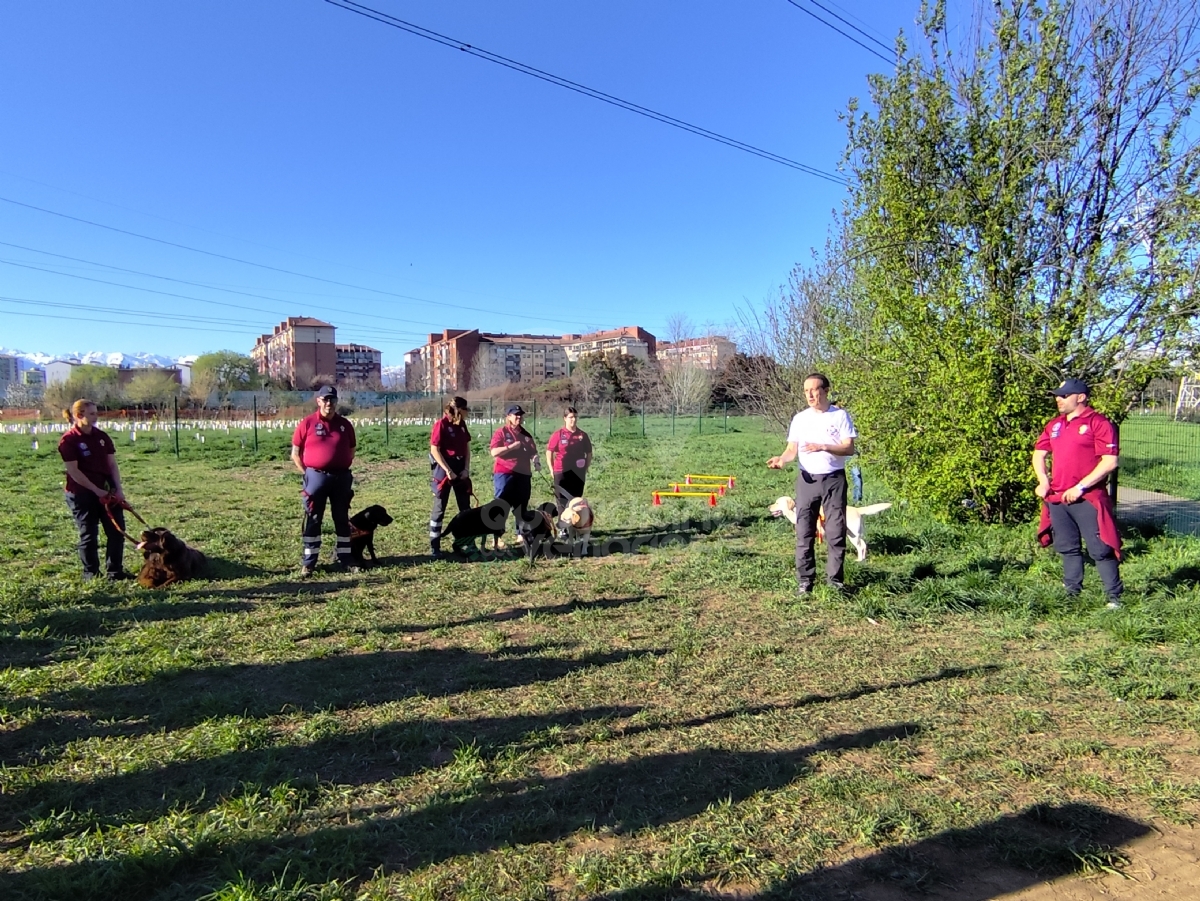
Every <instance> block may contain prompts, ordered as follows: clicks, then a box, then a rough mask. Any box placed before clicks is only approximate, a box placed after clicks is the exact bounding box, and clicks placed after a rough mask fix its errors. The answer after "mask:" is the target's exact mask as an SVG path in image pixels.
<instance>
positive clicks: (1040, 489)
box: [1033, 481, 1050, 500]
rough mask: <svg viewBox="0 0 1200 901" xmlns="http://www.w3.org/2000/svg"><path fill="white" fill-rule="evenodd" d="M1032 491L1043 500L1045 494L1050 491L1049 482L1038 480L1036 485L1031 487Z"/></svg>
mask: <svg viewBox="0 0 1200 901" xmlns="http://www.w3.org/2000/svg"><path fill="white" fill-rule="evenodd" d="M1033 493H1034V494H1036V495H1037V496H1038V497H1040V498H1041V499H1042V500H1045V499H1046V495H1047V494H1049V493H1050V483H1049V482H1042V481H1039V482H1038V484H1037V487H1036V488H1034V489H1033Z"/></svg>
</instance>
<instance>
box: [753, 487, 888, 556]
mask: <svg viewBox="0 0 1200 901" xmlns="http://www.w3.org/2000/svg"><path fill="white" fill-rule="evenodd" d="M891 506H892V505H891V504H871V506H869V507H851V506H847V507H846V540H847V541H849V542H850V544H851V545H853V546H854V550H856V551H857V552H858V560H859V562H860V563H861V562H862V561H863V560H866V559H867V535H866V532H865V531H864V528H863V517H864V516H874V515H875V514H876V513H882V512H883V511H884V510H886V509H888V508H889V507H891ZM767 509H768V510H770V511H771V515H772V516H782V517H784V518H786V519H787V521H788V522H790V523H791V524H792V525H793V526H794V525H795V524H796V501H795V500H794V499H792V498H790V497H781V498H779V499H778V500H777V501H775V503H773V504H771V506H770V507H768V508H767ZM817 538H818V539H820V540H821V541H824V540H825V510H824V509H822V510H821V515H820V516H819V517H818V518H817Z"/></svg>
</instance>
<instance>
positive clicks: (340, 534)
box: [300, 469, 354, 567]
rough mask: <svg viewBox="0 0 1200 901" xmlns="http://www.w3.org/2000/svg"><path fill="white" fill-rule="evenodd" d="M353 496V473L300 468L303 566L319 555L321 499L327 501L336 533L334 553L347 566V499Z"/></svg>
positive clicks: (349, 560)
mask: <svg viewBox="0 0 1200 901" xmlns="http://www.w3.org/2000/svg"><path fill="white" fill-rule="evenodd" d="M353 498H354V476H353V475H352V474H351V473H350V470H348V469H343V470H342V471H341V472H323V471H321V470H319V469H306V470H304V492H303V493H302V494H301V500H302V501H303V502H304V529H303V531H302V533H301V534H302V535H303V536H304V552H303V554H302V555H301V557H300V562H301V563H302V564H303V565H304V566H310V567H311V566H316V565H317V558H318V557H320V556H321V521H322V520H323V519H324V518H325V502H326V501H328V502H329V513H330V515H331V516H332V517H333V531H334V533H335V534H336V535H337V549H336V552H335V556H336V558H337V560H338V561H339V562H341V563H345V564H347V565H349V564H350V563H351V560H352V558H351V557H350V501H351V500H352V499H353Z"/></svg>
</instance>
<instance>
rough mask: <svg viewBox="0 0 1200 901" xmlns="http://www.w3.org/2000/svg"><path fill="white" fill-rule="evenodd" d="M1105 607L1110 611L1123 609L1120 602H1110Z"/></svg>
mask: <svg viewBox="0 0 1200 901" xmlns="http://www.w3.org/2000/svg"><path fill="white" fill-rule="evenodd" d="M1104 606H1105V607H1106V608H1108V609H1109V610H1120V609H1121V602H1120V601H1109V602H1108V603H1107V604H1105V605H1104Z"/></svg>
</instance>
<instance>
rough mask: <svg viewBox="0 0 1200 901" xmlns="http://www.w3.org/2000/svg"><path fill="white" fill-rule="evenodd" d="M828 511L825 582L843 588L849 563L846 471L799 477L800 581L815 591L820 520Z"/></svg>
mask: <svg viewBox="0 0 1200 901" xmlns="http://www.w3.org/2000/svg"><path fill="white" fill-rule="evenodd" d="M822 507H824V508H825V546H826V548H827V549H828V551H829V558H828V560H827V561H826V563H825V581H827V582H828V583H829V584H830V585H836V586H841V584H842V582H843V581H844V575H843V568H844V564H845V560H846V472H845V470H842V469H839V470H836V471H835V472H831V473H827V474H825V475H810V474H809V473H807V472H805V471H804V470H803V469H802V470H800V472H799V473H798V474H797V475H796V581H797V583H799V585H800V587H801V588H811V587H812V585H813V581H814V580H815V579H816V576H817V556H816V549H815V545H816V542H817V517H818V516H820V515H821V508H822Z"/></svg>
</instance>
